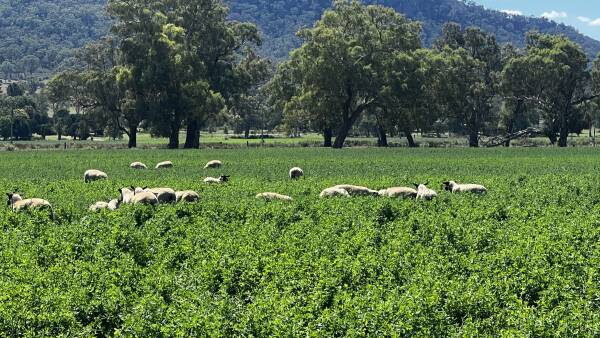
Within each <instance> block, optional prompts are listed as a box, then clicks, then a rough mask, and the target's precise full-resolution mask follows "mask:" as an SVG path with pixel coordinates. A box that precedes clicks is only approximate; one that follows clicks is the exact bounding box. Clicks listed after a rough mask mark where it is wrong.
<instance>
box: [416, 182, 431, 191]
mask: <svg viewBox="0 0 600 338" xmlns="http://www.w3.org/2000/svg"><path fill="white" fill-rule="evenodd" d="M413 185H414V186H415V188H417V190H419V188H421V187H423V188H427V186H428V185H429V182H427V183H425V184H417V183H413Z"/></svg>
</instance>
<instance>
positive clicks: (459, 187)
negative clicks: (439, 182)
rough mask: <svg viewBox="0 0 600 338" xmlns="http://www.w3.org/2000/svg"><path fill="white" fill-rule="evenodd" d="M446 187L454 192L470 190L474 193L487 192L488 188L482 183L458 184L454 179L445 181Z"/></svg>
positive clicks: (469, 191)
mask: <svg viewBox="0 0 600 338" xmlns="http://www.w3.org/2000/svg"><path fill="white" fill-rule="evenodd" d="M443 184H444V189H445V190H447V191H451V192H452V193H453V194H456V193H461V192H468V193H473V194H481V195H483V194H485V193H487V189H486V188H485V187H484V186H483V185H480V184H458V183H456V182H454V181H449V182H444V183H443Z"/></svg>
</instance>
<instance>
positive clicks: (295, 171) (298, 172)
mask: <svg viewBox="0 0 600 338" xmlns="http://www.w3.org/2000/svg"><path fill="white" fill-rule="evenodd" d="M289 176H290V178H291V179H292V180H295V179H298V178H300V177H304V170H302V169H301V168H298V167H294V168H292V169H290V172H289Z"/></svg>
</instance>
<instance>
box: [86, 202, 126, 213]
mask: <svg viewBox="0 0 600 338" xmlns="http://www.w3.org/2000/svg"><path fill="white" fill-rule="evenodd" d="M118 208H119V200H118V199H113V200H110V201H109V202H103V201H100V202H96V203H94V204H92V205H90V207H89V209H88V210H89V211H92V212H97V211H100V210H104V209H108V210H110V211H115V210H117V209H118Z"/></svg>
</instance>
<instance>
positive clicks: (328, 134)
mask: <svg viewBox="0 0 600 338" xmlns="http://www.w3.org/2000/svg"><path fill="white" fill-rule="evenodd" d="M332 138H333V131H332V130H331V129H330V128H325V129H323V147H325V148H331V146H332V144H333V142H332V141H331V140H332Z"/></svg>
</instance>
